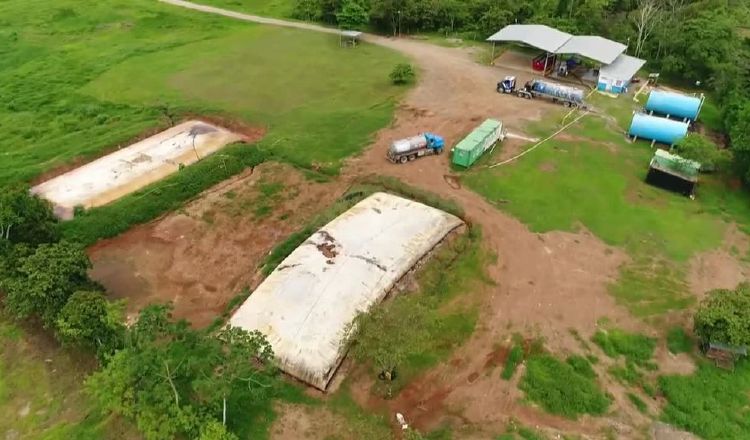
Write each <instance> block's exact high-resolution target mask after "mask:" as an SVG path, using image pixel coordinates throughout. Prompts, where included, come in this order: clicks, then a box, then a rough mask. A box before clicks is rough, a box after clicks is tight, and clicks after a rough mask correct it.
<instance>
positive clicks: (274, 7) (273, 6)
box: [197, 0, 294, 18]
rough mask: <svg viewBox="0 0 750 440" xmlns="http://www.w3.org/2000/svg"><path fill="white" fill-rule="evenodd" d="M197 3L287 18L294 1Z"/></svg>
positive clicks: (205, 0)
mask: <svg viewBox="0 0 750 440" xmlns="http://www.w3.org/2000/svg"><path fill="white" fill-rule="evenodd" d="M197 3H201V4H204V5H211V6H217V7H220V8H224V9H230V10H232V11H240V12H246V13H248V14H255V15H262V16H265V17H276V18H289V17H291V16H292V11H293V10H294V1H290V0H199V1H197Z"/></svg>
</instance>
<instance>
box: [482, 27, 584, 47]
mask: <svg viewBox="0 0 750 440" xmlns="http://www.w3.org/2000/svg"><path fill="white" fill-rule="evenodd" d="M571 37H572V35H570V34H569V33H567V32H562V31H558V30H557V29H554V28H551V27H549V26H545V25H543V24H509V25H508V26H505V27H504V28H502V29H500V30H499V31H497V32H495V33H494V34H493V35H492V36H490V37H489V38H488V39H487V41H492V42H497V41H515V42H520V43H524V44H528V45H529V46H534V47H537V48H539V49H542V50H546V51H547V52H550V53H555V51H557V49H558V48H559V47H560V46H562V45H563V44H565V43H566V42H567V41H568V40H570V38H571Z"/></svg>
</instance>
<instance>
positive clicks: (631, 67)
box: [599, 54, 646, 80]
mask: <svg viewBox="0 0 750 440" xmlns="http://www.w3.org/2000/svg"><path fill="white" fill-rule="evenodd" d="M644 64H646V60H642V59H640V58H636V57H631V56H630V55H626V54H621V55H620V56H619V57H617V59H615V61H614V62H613V63H612V64H610V65H607V66H603V67H602V68H601V70H599V75H600V76H605V77H607V78H614V79H621V80H629V79H630V78H632V77H633V76H635V74H636V73H637V72H638V70H640V68H641V67H643V65H644Z"/></svg>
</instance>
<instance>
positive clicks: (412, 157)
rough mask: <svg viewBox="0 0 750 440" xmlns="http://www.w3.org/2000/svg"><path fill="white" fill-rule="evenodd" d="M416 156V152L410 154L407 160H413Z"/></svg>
mask: <svg viewBox="0 0 750 440" xmlns="http://www.w3.org/2000/svg"><path fill="white" fill-rule="evenodd" d="M416 158H417V155H416V154H412V155H410V156H409V160H414V159H416Z"/></svg>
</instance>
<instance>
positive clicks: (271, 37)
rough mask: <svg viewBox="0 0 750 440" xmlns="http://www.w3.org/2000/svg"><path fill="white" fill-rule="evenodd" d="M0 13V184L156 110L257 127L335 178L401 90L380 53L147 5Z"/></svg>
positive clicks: (36, 1) (110, 140) (156, 114)
mask: <svg viewBox="0 0 750 440" xmlns="http://www.w3.org/2000/svg"><path fill="white" fill-rule="evenodd" d="M0 16H2V17H3V27H2V30H0V40H2V41H3V42H4V43H3V44H0V97H1V98H2V102H3V105H2V106H0V125H2V126H3V128H4V137H3V141H2V143H1V144H0V154H1V155H2V156H3V158H4V163H7V164H8V165H10V166H6V167H2V168H0V185H2V184H8V183H12V182H18V181H28V180H30V179H32V178H34V177H35V176H38V175H39V174H41V173H43V172H45V171H48V170H50V169H53V168H55V167H57V166H60V165H63V164H66V163H69V162H71V161H72V160H74V159H75V158H87V157H92V156H95V155H97V154H100V153H101V152H102V151H104V150H106V149H108V148H112V147H114V146H117V145H121V144H123V143H124V142H126V141H128V140H129V139H132V138H133V137H135V136H137V135H138V134H139V133H142V132H143V131H144V130H147V129H153V128H155V127H159V126H163V125H164V124H165V123H166V120H165V118H164V117H163V113H164V111H163V109H164V108H169V109H170V111H171V112H175V113H177V114H195V113H199V114H200V113H211V114H219V115H225V116H237V117H241V118H243V119H246V120H248V121H250V122H253V123H255V124H258V125H261V126H265V127H267V128H268V136H267V137H266V139H265V140H264V142H262V143H261V147H262V148H265V149H268V150H273V151H274V152H278V153H279V155H280V156H281V157H283V158H285V159H288V160H289V161H292V162H294V163H297V164H301V165H305V166H309V165H311V163H312V162H313V158H315V160H316V161H317V162H320V163H319V164H318V165H319V166H320V167H321V168H323V169H325V170H327V171H330V172H334V171H335V170H336V169H337V168H338V164H339V161H340V160H341V159H342V158H344V157H345V156H347V155H350V154H352V153H355V152H357V151H359V149H361V148H362V147H363V145H364V144H365V143H366V141H367V139H368V137H369V135H370V133H372V132H373V131H375V130H377V129H378V128H380V127H382V126H383V125H385V124H386V123H387V122H388V121H389V120H390V117H391V113H392V110H393V102H394V99H395V98H397V97H398V96H399V95H400V93H401V89H399V88H394V87H393V86H391V85H390V83H389V81H388V72H389V71H390V69H391V67H392V66H393V65H394V64H396V63H397V62H400V61H402V60H403V59H402V58H401V57H400V56H399V55H397V54H395V53H393V52H389V51H387V50H385V49H382V48H379V47H373V46H369V45H363V46H360V47H359V48H357V50H348V51H344V50H341V49H340V48H339V47H338V40H337V39H336V38H335V37H331V36H326V35H317V34H314V33H310V32H302V31H295V30H288V29H276V28H270V27H261V26H253V25H251V24H247V23H242V22H237V21H233V20H228V19H226V18H222V17H213V16H210V15H207V14H198V13H195V12H190V11H184V10H182V9H180V8H175V7H173V6H169V5H163V4H160V3H158V2H151V1H147V0H134V1H124V0H115V1H114V4H113V2H107V3H91V4H86V5H83V4H81V3H80V2H76V1H74V0H60V1H55V2H51V1H49V0H31V1H20V0H12V1H5V2H2V3H0ZM313 152H316V153H315V155H313V154H314V153H313Z"/></svg>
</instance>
